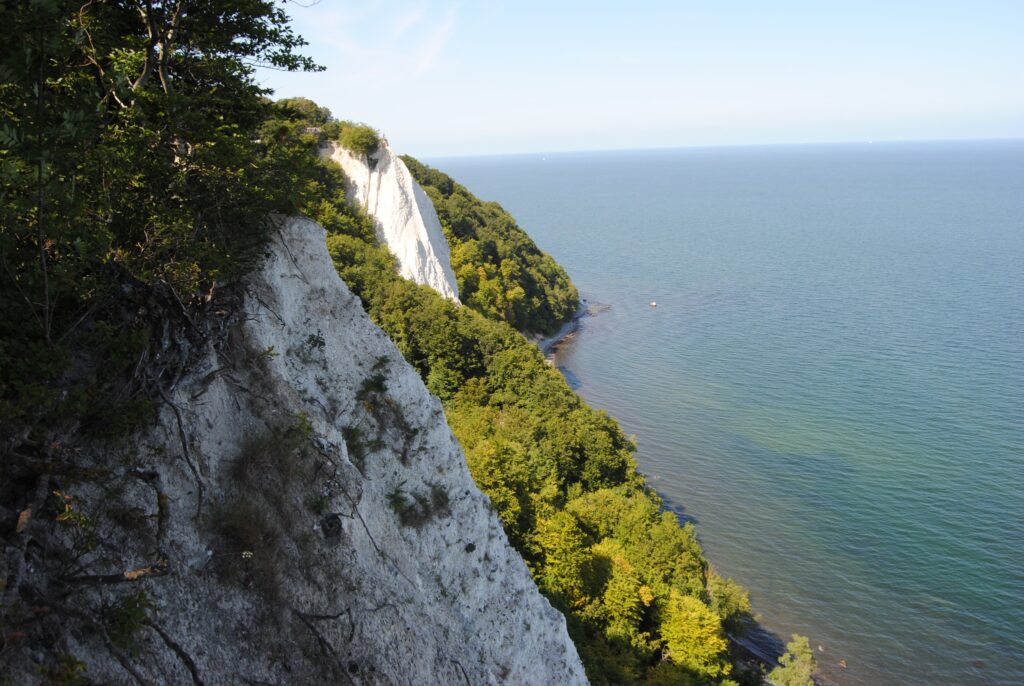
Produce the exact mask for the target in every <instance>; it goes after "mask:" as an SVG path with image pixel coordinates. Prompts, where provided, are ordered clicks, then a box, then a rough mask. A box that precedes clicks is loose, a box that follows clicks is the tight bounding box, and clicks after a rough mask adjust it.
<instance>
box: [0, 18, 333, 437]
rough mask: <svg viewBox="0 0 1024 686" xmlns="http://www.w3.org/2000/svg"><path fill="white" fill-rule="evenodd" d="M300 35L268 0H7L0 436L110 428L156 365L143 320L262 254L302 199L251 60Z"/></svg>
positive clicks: (307, 64)
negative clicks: (263, 128) (292, 187)
mask: <svg viewBox="0 0 1024 686" xmlns="http://www.w3.org/2000/svg"><path fill="white" fill-rule="evenodd" d="M301 45H303V42H302V40H301V39H300V38H299V37H298V36H296V35H295V34H294V33H293V32H292V31H291V29H290V28H289V27H288V21H287V16H286V15H285V14H284V12H283V11H282V10H281V9H280V8H279V7H277V5H276V3H274V2H272V1H271V0H223V1H214V0H193V1H191V2H185V0H164V1H160V0H154V1H153V2H145V3H140V2H132V1H129V0H119V1H118V0H112V1H110V2H102V3H84V4H83V3H81V2H71V1H70V0H32V1H31V2H8V3H2V4H0V114H2V120H3V124H2V126H0V181H2V190H0V216H2V224H0V266H2V268H0V303H2V304H0V314H2V316H0V423H2V424H3V433H5V434H11V435H17V436H25V435H32V434H33V432H36V431H43V432H44V433H47V434H50V433H53V432H55V431H59V430H60V429H61V427H63V426H70V427H79V426H80V427H84V428H88V427H90V426H91V427H108V426H110V423H111V422H110V420H111V419H113V418H116V417H119V416H121V415H123V414H124V412H123V408H124V404H125V403H126V402H132V401H145V400H147V397H146V396H147V393H148V394H149V395H152V389H150V390H149V391H147V390H146V388H145V386H146V385H147V382H146V381H145V378H157V377H159V376H161V373H160V372H159V371H156V370H153V369H148V370H146V372H147V373H146V374H140V373H139V370H141V369H142V368H143V367H144V366H145V365H141V364H140V363H139V360H140V359H143V360H145V359H146V355H145V352H144V350H145V347H146V345H147V344H148V342H149V340H150V337H149V333H148V331H149V328H150V323H151V322H155V321H158V320H160V319H165V320H166V321H168V322H175V323H176V324H180V323H181V322H184V321H187V320H188V319H189V318H190V317H191V314H190V313H194V312H195V311H197V309H198V308H199V307H201V303H202V302H209V301H210V295H211V293H212V291H213V287H214V285H215V284H216V283H217V282H218V280H219V279H223V278H225V277H230V276H232V275H236V274H240V273H242V272H244V271H245V270H246V269H248V268H249V267H250V266H251V264H252V263H253V261H254V260H255V259H256V258H257V257H258V255H259V248H260V245H261V244H262V242H263V240H264V237H265V235H266V232H267V229H268V224H267V216H268V214H269V213H270V212H272V211H279V212H280V211H285V212H287V211H292V210H293V209H294V204H293V203H292V202H291V198H290V197H289V195H288V190H287V189H288V186H289V183H288V180H289V179H288V177H290V175H291V170H290V169H288V168H282V167H279V166H277V164H276V161H275V160H274V159H273V158H272V157H270V156H268V155H267V154H266V149H265V147H264V146H262V145H261V143H260V142H259V136H258V133H257V132H258V128H259V126H260V124H261V122H262V121H263V120H264V119H265V118H266V117H267V115H268V112H269V107H270V106H269V104H268V103H267V101H266V100H265V99H264V98H263V97H262V96H263V94H264V92H263V91H262V90H261V89H260V88H259V87H258V86H257V85H256V84H255V83H254V81H253V80H252V73H253V69H254V67H255V65H257V64H267V65H270V66H274V67H276V68H280V69H313V68H316V66H315V65H314V64H313V63H312V62H311V61H309V60H308V59H307V58H304V57H302V56H301V55H299V54H298V53H297V52H296V50H297V49H298V48H299V47H300V46H301ZM140 311H141V312H145V313H146V316H141V315H139V312H140ZM171 338H175V337H174V336H171ZM83 348H84V349H86V350H89V351H90V354H89V355H87V356H86V357H85V358H83V357H82V356H81V354H80V353H79V355H78V359H77V364H76V366H75V368H74V370H72V369H71V366H70V360H71V358H72V351H73V350H81V349H83ZM156 357H158V356H157V355H152V356H149V357H148V359H149V360H150V361H151V362H152V361H153V360H154V359H156ZM159 357H161V358H162V359H169V358H176V355H173V354H171V355H161V356H159ZM179 362H180V361H179ZM132 370H135V374H134V377H133V376H132ZM72 371H73V373H72ZM126 376H127V377H128V378H127V379H126ZM96 397H100V398H102V399H103V401H102V402H94V400H95V398H96ZM90 401H93V402H90ZM111 408H116V410H114V411H113V413H112V414H111ZM102 412H107V413H108V416H106V417H99V416H98V414H97V413H102ZM61 418H64V419H66V420H67V422H64V421H61ZM35 438H36V440H37V442H42V443H45V442H46V441H45V440H42V441H39V440H38V439H40V438H42V437H41V436H38V435H36V436H35Z"/></svg>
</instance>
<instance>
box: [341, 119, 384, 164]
mask: <svg viewBox="0 0 1024 686" xmlns="http://www.w3.org/2000/svg"><path fill="white" fill-rule="evenodd" d="M338 142H339V143H341V145H342V147H344V148H346V149H348V150H350V151H351V152H353V153H355V154H357V155H364V156H365V155H370V154H371V153H373V152H374V151H376V150H377V148H378V147H379V146H380V134H379V133H377V131H376V129H373V128H371V127H369V126H367V125H366V124H354V123H352V122H344V123H342V124H341V134H340V135H339V136H338Z"/></svg>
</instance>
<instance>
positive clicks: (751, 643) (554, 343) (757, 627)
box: [531, 298, 838, 686]
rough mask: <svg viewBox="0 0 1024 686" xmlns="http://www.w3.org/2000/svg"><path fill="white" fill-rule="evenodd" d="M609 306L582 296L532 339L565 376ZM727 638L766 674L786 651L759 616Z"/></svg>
mask: <svg viewBox="0 0 1024 686" xmlns="http://www.w3.org/2000/svg"><path fill="white" fill-rule="evenodd" d="M607 309H609V306H608V305H601V304H597V303H594V304H591V303H590V302H589V301H588V300H587V299H586V298H580V306H579V308H578V309H577V310H576V314H574V315H573V317H572V318H571V319H570V320H569V321H567V322H565V323H564V324H562V326H561V327H560V328H559V329H558V331H556V332H555V333H554V334H552V335H551V336H548V337H544V338H542V337H540V336H532V337H531V338H532V339H533V341H534V342H535V343H536V344H537V347H538V348H540V351H541V354H543V355H544V357H545V359H547V361H548V364H550V365H551V366H552V367H554V368H555V369H557V370H558V371H559V372H560V373H561V374H562V376H566V372H567V370H565V369H563V368H561V367H559V366H558V350H559V348H561V347H562V346H563V345H565V344H566V343H569V342H570V341H572V340H573V339H575V338H576V336H577V335H578V334H579V333H580V331H581V329H582V327H583V320H584V319H586V318H588V317H592V316H595V315H597V314H599V313H601V312H604V311H606V310H607ZM566 380H567V381H570V385H572V382H571V379H569V378H567V379H566ZM573 391H574V392H576V393H577V394H578V393H579V391H578V390H576V386H574V385H573ZM581 397H582V396H581ZM643 476H644V479H645V481H648V486H649V487H650V488H652V489H653V490H654V491H655V492H657V488H655V487H654V486H653V485H652V483H651V482H652V481H654V479H653V478H652V477H653V476H654V475H650V474H646V473H644V475H643ZM670 511H671V510H670ZM726 637H727V639H728V641H729V645H730V650H731V651H735V652H736V653H738V654H739V655H741V656H742V658H743V659H744V660H745V661H747V662H748V663H758V664H760V665H761V667H762V669H763V671H764V673H765V674H767V673H768V672H769V671H771V669H772V668H774V667H779V666H780V663H779V658H780V657H782V655H783V654H785V649H784V646H785V641H784V640H783V639H782V638H781V637H780V636H777V635H775V634H774V633H772V632H771V631H770V630H768V629H767V628H766V627H765V626H764V625H763V624H762V623H761V622H760V621H758V620H757V619H755V620H754V623H753V624H752V625H751V626H750V627H749V630H748V631H747V632H746V633H745V634H744V635H736V634H732V633H727V634H726ZM811 679H812V680H813V682H814V684H815V686H838V684H837V683H836V682H834V681H832V680H830V679H828V678H827V677H825V676H824V675H823V674H821V673H820V672H815V673H814V674H813V675H812V676H811Z"/></svg>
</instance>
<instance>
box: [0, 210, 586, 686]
mask: <svg viewBox="0 0 1024 686" xmlns="http://www.w3.org/2000/svg"><path fill="white" fill-rule="evenodd" d="M234 321H235V324H234V325H233V326H232V327H231V328H230V329H229V331H228V333H227V335H226V336H224V337H223V338H222V340H221V341H220V342H219V343H217V344H216V345H215V344H212V343H211V344H210V345H209V348H208V349H207V350H206V351H205V353H203V354H202V355H200V359H199V361H198V363H197V364H194V365H192V366H191V367H190V369H189V370H188V372H187V373H186V374H185V375H184V376H183V377H182V378H181V380H180V381H179V382H178V383H177V384H176V385H174V387H173V389H172V390H171V392H170V393H169V394H168V397H167V398H166V401H165V403H164V405H163V408H162V410H161V411H160V415H159V420H158V422H157V424H156V426H155V428H153V429H152V430H151V431H149V432H147V434H146V435H145V436H142V437H141V438H139V439H138V440H133V441H131V442H129V443H128V444H125V445H123V446H122V447H120V448H118V449H116V450H113V451H110V450H108V451H106V452H103V451H99V450H95V451H94V450H83V451H81V453H80V454H79V456H78V459H79V460H80V462H81V466H82V468H83V469H85V470H88V469H90V467H91V468H94V469H95V472H94V473H95V474H96V475H101V476H96V478H92V479H89V480H71V479H69V480H66V481H64V482H62V483H60V484H56V483H53V482H51V483H50V488H52V489H54V490H55V491H56V496H55V497H56V498H58V502H56V503H55V504H54V503H51V506H56V507H58V508H65V509H64V513H65V514H64V515H61V516H58V517H56V518H41V519H39V518H37V519H34V520H32V519H30V520H29V521H28V523H27V528H26V532H27V533H26V535H31V534H32V532H33V530H34V529H33V527H49V530H48V531H47V532H45V533H46V534H47V535H46V536H43V535H42V533H43V532H42V531H41V530H40V529H35V530H36V531H37V532H39V534H40V535H39V536H38V537H37V538H38V539H39V540H40V541H43V540H60V541H62V542H63V546H64V548H66V549H67V550H72V551H75V552H74V554H73V555H71V556H70V557H68V556H63V557H61V556H55V555H49V554H48V553H46V551H45V550H42V548H41V547H40V549H39V550H38V551H36V552H33V550H34V549H33V547H32V546H31V545H28V544H27V545H26V547H25V553H26V555H27V556H28V557H29V558H30V559H31V560H32V561H31V563H30V564H28V565H27V566H26V568H25V569H24V571H23V573H22V574H19V577H20V579H19V580H20V582H21V583H20V584H19V586H20V587H21V588H22V589H23V590H24V589H29V590H25V591H24V593H23V595H22V597H21V598H18V599H15V600H13V601H12V602H15V603H18V604H19V607H20V608H21V609H20V611H22V612H24V613H26V614H27V615H31V614H32V613H36V614H39V615H40V616H41V617H42V618H41V619H40V620H39V622H40V623H39V626H41V627H43V629H45V631H46V632H48V633H47V636H48V639H47V640H48V641H49V642H50V643H49V645H51V648H49V649H48V650H47V651H46V654H44V653H43V652H32V651H21V652H18V651H19V649H18V642H17V641H14V642H9V643H8V644H7V645H8V647H7V650H8V651H13V652H8V655H7V659H6V660H5V662H6V667H5V669H6V671H7V674H6V678H7V679H8V680H9V681H11V683H32V682H34V681H37V680H39V679H40V674H41V673H44V674H48V675H49V676H50V677H53V670H54V669H55V668H54V667H53V666H52V665H53V664H54V656H65V658H66V660H65V662H66V664H65V663H59V664H65V667H66V669H67V670H71V671H75V670H79V671H80V670H84V674H85V675H86V676H87V677H88V678H89V679H91V680H92V681H93V682H95V683H132V682H135V683H195V684H228V683H231V684H235V683H354V684H428V683H430V684H460V683H465V684H474V685H475V684H497V683H505V684H583V683H585V682H586V679H585V676H584V672H583V667H582V665H581V663H580V660H579V658H578V656H577V653H576V649H575V647H574V646H573V644H572V642H571V641H570V639H569V637H568V635H567V633H566V627H565V620H564V618H563V617H562V615H561V614H559V613H558V612H557V611H556V610H554V609H553V608H552V607H551V605H550V604H549V603H548V601H547V600H546V599H545V598H543V597H542V596H541V595H540V593H539V592H538V590H537V588H536V586H535V585H534V583H533V581H532V580H531V578H530V574H529V571H528V570H527V568H526V565H525V564H524V562H523V560H522V558H521V557H520V556H519V555H518V553H516V552H515V551H514V550H513V549H512V548H511V547H510V545H509V543H508V540H507V538H506V536H505V533H504V531H503V530H502V527H501V524H500V522H499V520H498V518H497V516H496V515H495V513H494V509H493V507H492V506H491V503H490V501H489V500H488V499H487V497H486V496H484V495H483V494H482V493H481V492H480V491H479V490H478V488H477V487H476V485H475V484H474V482H473V480H472V479H471V477H470V474H469V471H468V470H467V467H466V463H465V458H464V456H463V454H462V450H461V448H460V447H459V445H458V443H457V442H456V440H455V439H454V437H453V436H452V434H451V431H450V430H449V428H448V426H447V423H446V421H445V417H444V413H443V410H442V408H441V404H440V402H439V401H438V400H437V399H436V398H434V397H433V396H431V395H429V393H428V392H427V390H426V388H425V387H424V385H423V383H422V381H421V379H420V377H419V376H418V375H417V373H416V372H415V370H414V369H413V368H412V367H411V366H410V365H409V364H408V363H406V362H405V360H404V359H403V358H402V356H401V354H400V353H399V351H398V350H397V349H396V348H395V346H394V344H393V343H392V342H391V341H390V340H389V339H388V338H387V337H386V336H385V335H384V333H383V332H382V331H381V330H380V329H378V328H377V327H376V326H375V325H374V324H373V323H372V322H370V320H369V319H368V318H367V316H366V314H365V313H364V312H363V309H362V307H361V306H360V304H359V301H358V299H357V298H356V297H355V296H354V295H352V294H351V293H350V292H349V290H348V289H347V288H346V286H345V285H344V283H343V282H342V281H341V280H340V279H339V278H338V276H337V274H336V273H335V271H334V267H333V265H332V263H331V260H330V257H329V255H328V253H327V250H326V247H325V244H324V232H323V230H322V229H321V228H320V227H319V226H318V225H316V224H314V223H313V222H310V221H307V220H299V219H292V220H287V221H285V222H283V226H282V227H281V228H280V230H279V231H278V232H277V233H276V234H275V236H274V238H273V240H272V241H271V244H270V246H269V247H268V256H267V258H266V261H265V263H264V264H263V266H262V268H261V269H260V271H259V272H258V273H256V274H253V275H251V276H250V277H249V278H248V279H247V280H246V281H245V283H244V288H242V289H241V294H240V295H239V316H237V317H235V318H234ZM51 500H52V498H51ZM23 524H24V523H19V526H22V525H23ZM47 537H49V538H47ZM4 571H8V572H9V571H10V570H4ZM8 590H13V589H8ZM58 598H59V601H57V600H55V599H58ZM43 601H47V603H48V604H44V602H43ZM43 629H40V631H42V630H43ZM5 640H7V639H6V638H5ZM37 645H38V644H37ZM65 658H62V659H65ZM47 665H49V666H47ZM47 670H50V671H47ZM65 676H66V675H65Z"/></svg>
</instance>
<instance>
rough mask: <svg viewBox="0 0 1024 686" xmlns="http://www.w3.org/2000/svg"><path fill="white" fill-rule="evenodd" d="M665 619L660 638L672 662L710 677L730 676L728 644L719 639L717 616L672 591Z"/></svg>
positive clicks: (697, 602) (708, 609)
mask: <svg viewBox="0 0 1024 686" xmlns="http://www.w3.org/2000/svg"><path fill="white" fill-rule="evenodd" d="M664 615H665V618H664V620H663V622H662V625H661V636H662V638H664V639H665V643H666V645H667V646H668V651H669V653H668V654H669V658H670V659H671V660H672V662H674V663H675V664H677V665H681V666H683V667H686V668H688V669H691V670H693V671H695V672H698V673H700V674H705V675H707V676H710V677H720V676H725V675H728V674H729V672H730V671H731V665H730V664H729V663H728V661H727V659H726V657H727V655H726V651H727V649H728V647H729V643H728V642H727V641H726V640H725V637H724V636H723V635H722V624H721V621H720V620H719V619H718V615H716V614H715V613H714V612H712V611H711V609H710V608H709V607H708V606H707V605H705V604H704V603H702V602H701V601H700V600H698V599H697V598H694V597H693V596H688V595H683V594H682V593H679V592H678V591H674V590H673V591H672V593H671V595H670V596H669V598H668V603H667V606H666V607H665V610H664Z"/></svg>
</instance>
